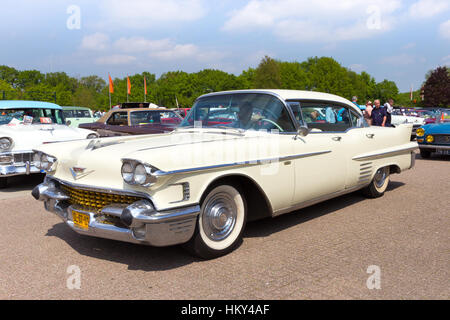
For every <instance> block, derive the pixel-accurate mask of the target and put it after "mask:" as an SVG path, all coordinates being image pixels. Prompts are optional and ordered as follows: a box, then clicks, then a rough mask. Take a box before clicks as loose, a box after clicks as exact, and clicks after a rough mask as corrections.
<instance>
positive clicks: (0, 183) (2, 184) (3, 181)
mask: <svg viewBox="0 0 450 320" xmlns="http://www.w3.org/2000/svg"><path fill="white" fill-rule="evenodd" d="M7 186H8V178H7V177H2V178H0V189H3V188H6V187H7Z"/></svg>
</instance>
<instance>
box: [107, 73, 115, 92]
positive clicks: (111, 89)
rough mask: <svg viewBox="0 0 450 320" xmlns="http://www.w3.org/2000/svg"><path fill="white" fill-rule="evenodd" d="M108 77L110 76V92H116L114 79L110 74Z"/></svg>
mask: <svg viewBox="0 0 450 320" xmlns="http://www.w3.org/2000/svg"><path fill="white" fill-rule="evenodd" d="M108 77H109V92H110V93H114V84H113V81H112V79H111V76H110V75H109V74H108Z"/></svg>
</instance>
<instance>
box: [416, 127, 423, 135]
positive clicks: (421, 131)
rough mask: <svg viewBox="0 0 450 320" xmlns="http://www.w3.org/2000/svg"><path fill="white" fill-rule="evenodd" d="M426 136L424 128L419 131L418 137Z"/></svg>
mask: <svg viewBox="0 0 450 320" xmlns="http://www.w3.org/2000/svg"><path fill="white" fill-rule="evenodd" d="M424 134H425V130H424V129H423V128H419V129H417V131H416V136H418V137H423V135H424Z"/></svg>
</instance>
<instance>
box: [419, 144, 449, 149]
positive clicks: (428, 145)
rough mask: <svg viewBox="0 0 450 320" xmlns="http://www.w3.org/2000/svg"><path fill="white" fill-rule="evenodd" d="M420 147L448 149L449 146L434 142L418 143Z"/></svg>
mask: <svg viewBox="0 0 450 320" xmlns="http://www.w3.org/2000/svg"><path fill="white" fill-rule="evenodd" d="M419 148H420V149H436V150H437V149H440V150H450V146H443V145H436V144H419Z"/></svg>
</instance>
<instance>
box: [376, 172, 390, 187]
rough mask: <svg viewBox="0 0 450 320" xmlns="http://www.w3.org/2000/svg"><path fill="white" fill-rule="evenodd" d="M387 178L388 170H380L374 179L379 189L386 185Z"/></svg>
mask: <svg viewBox="0 0 450 320" xmlns="http://www.w3.org/2000/svg"><path fill="white" fill-rule="evenodd" d="M386 178H387V169H386V168H381V169H378V170H377V172H376V173H375V177H374V181H375V185H376V186H377V188H381V187H382V186H383V185H384V182H385V181H386Z"/></svg>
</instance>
